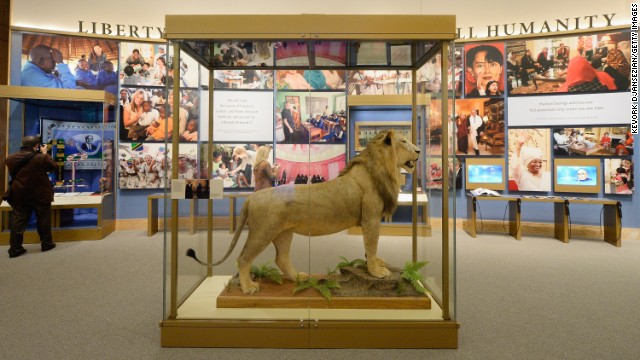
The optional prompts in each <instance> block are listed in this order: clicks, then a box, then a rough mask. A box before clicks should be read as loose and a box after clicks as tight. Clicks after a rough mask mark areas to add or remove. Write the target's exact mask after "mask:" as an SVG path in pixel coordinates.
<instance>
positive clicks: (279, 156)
mask: <svg viewBox="0 0 640 360" xmlns="http://www.w3.org/2000/svg"><path fill="white" fill-rule="evenodd" d="M345 150H346V149H345V146H344V145H315V144H304V145H292V144H278V145H276V161H275V162H276V164H278V167H279V173H278V179H279V183H280V185H286V184H311V183H317V182H323V181H327V180H331V179H335V178H336V177H338V175H339V174H340V170H342V169H343V168H344V167H345V165H346V159H347V156H346V153H345Z"/></svg>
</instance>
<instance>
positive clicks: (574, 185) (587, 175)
mask: <svg viewBox="0 0 640 360" xmlns="http://www.w3.org/2000/svg"><path fill="white" fill-rule="evenodd" d="M554 167H555V177H554V179H555V182H554V191H558V192H575V193H592V194H597V193H599V192H600V183H601V181H602V180H601V174H600V172H601V169H600V160H599V159H575V158H571V159H569V158H567V159H560V158H557V159H555V161H554Z"/></svg>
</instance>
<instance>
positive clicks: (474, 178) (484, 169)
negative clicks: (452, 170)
mask: <svg viewBox="0 0 640 360" xmlns="http://www.w3.org/2000/svg"><path fill="white" fill-rule="evenodd" d="M467 171H469V184H474V183H491V184H500V183H502V180H503V175H502V174H503V173H502V166H501V165H469V166H468V167H467Z"/></svg>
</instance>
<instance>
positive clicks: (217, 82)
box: [213, 70, 273, 89]
mask: <svg viewBox="0 0 640 360" xmlns="http://www.w3.org/2000/svg"><path fill="white" fill-rule="evenodd" d="M213 87H214V88H216V89H273V70H214V72H213Z"/></svg>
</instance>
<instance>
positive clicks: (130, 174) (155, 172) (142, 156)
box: [118, 143, 199, 190]
mask: <svg viewBox="0 0 640 360" xmlns="http://www.w3.org/2000/svg"><path fill="white" fill-rule="evenodd" d="M173 156H175V155H174V153H173V151H172V148H171V146H169V147H165V144H153V143H128V144H119V145H118V166H119V172H118V186H119V188H120V189H136V190H137V189H164V188H165V187H168V186H169V183H165V181H166V180H167V178H168V177H170V174H171V158H172V157H173ZM177 156H178V178H179V179H183V180H189V179H197V178H198V177H199V176H198V156H197V145H196V144H181V145H180V148H179V150H178V155H177Z"/></svg>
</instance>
